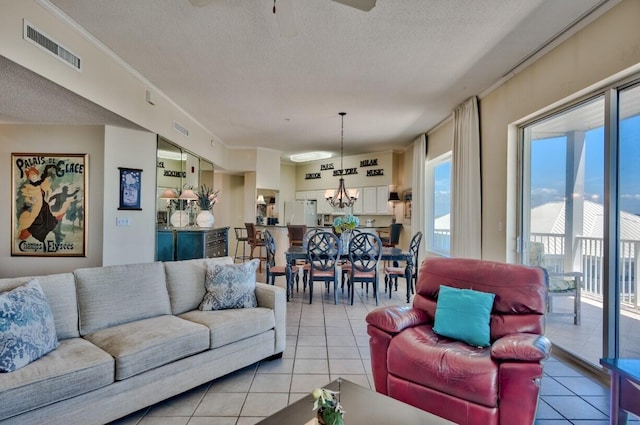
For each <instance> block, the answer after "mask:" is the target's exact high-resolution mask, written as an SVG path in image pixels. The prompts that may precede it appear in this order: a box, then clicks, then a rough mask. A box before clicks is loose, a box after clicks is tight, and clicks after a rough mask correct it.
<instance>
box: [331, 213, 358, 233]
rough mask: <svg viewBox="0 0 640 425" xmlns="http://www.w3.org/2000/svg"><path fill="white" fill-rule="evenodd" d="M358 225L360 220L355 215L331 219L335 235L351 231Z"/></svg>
mask: <svg viewBox="0 0 640 425" xmlns="http://www.w3.org/2000/svg"><path fill="white" fill-rule="evenodd" d="M359 225H360V220H359V219H358V217H356V216H355V215H352V214H349V215H347V216H344V217H340V216H338V217H336V218H334V219H333V228H334V229H335V231H336V233H342V232H345V231H349V230H353V229H355V228H356V227H358V226H359Z"/></svg>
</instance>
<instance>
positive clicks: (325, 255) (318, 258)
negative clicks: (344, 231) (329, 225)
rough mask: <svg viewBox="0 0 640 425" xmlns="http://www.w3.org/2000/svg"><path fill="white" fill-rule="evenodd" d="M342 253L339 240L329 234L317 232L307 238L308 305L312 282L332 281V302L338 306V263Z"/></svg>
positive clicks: (311, 300) (310, 299)
mask: <svg viewBox="0 0 640 425" xmlns="http://www.w3.org/2000/svg"><path fill="white" fill-rule="evenodd" d="M341 252H342V243H341V242H340V238H339V237H337V236H336V235H334V234H333V233H331V232H317V233H315V234H313V235H312V236H311V237H310V238H309V243H308V246H307V260H308V261H309V304H311V303H312V302H313V282H314V281H322V282H324V283H325V286H326V288H327V292H328V291H329V282H332V281H333V297H334V302H335V303H336V304H338V291H337V289H338V262H339V260H340V254H341Z"/></svg>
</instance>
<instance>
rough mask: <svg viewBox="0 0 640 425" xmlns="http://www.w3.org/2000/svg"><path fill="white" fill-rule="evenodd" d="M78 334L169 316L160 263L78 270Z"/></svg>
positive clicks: (166, 293) (169, 311)
mask: <svg viewBox="0 0 640 425" xmlns="http://www.w3.org/2000/svg"><path fill="white" fill-rule="evenodd" d="M74 273H75V275H76V286H77V290H78V307H79V311H80V335H83V336H84V335H87V334H90V333H93V332H96V331H98V330H100V329H105V328H109V327H112V326H116V325H120V324H123V323H128V322H133V321H134V320H140V319H147V318H149V317H154V316H161V315H164V314H171V307H170V305H169V294H168V292H167V286H166V283H165V277H164V266H163V265H162V263H145V264H129V265H119V266H107V267H94V268H90V269H78V270H76V271H75V272H74Z"/></svg>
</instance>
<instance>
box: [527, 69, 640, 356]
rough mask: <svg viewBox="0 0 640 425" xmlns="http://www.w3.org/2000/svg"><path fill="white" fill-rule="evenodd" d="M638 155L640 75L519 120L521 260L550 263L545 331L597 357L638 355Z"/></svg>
mask: <svg viewBox="0 0 640 425" xmlns="http://www.w3.org/2000/svg"><path fill="white" fill-rule="evenodd" d="M605 164H608V165H606V166H605ZM639 164H640V84H639V83H638V82H637V81H636V82H635V84H628V85H626V86H619V87H611V88H609V89H607V90H604V91H603V92H602V94H601V95H597V96H594V97H592V98H590V99H588V100H586V101H584V102H582V103H579V104H577V105H573V106H571V107H570V108H567V109H565V110H563V111H559V112H557V113H555V114H552V115H549V116H545V117H542V118H541V119H540V120H538V121H535V122H532V123H530V124H527V125H526V126H523V127H522V128H521V150H520V165H521V172H520V176H521V179H520V188H521V190H520V195H521V196H520V199H521V203H520V214H519V228H520V234H519V245H518V246H519V258H520V262H521V263H523V264H529V265H534V266H541V267H544V268H546V269H547V271H548V272H549V311H548V313H549V314H548V316H547V328H546V334H547V336H548V337H549V338H550V339H551V340H552V342H553V343H554V345H555V346H556V347H559V348H561V349H562V350H564V351H566V352H568V353H569V354H570V355H573V356H575V357H576V358H578V359H581V360H583V361H585V362H586V363H588V364H592V365H598V363H599V359H600V358H601V357H603V356H608V357H613V356H618V357H638V356H640V300H639V297H638V284H637V282H636V276H639V273H640V269H639V267H640V262H638V261H636V257H637V256H638V255H640V165H639Z"/></svg>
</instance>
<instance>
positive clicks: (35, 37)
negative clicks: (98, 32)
mask: <svg viewBox="0 0 640 425" xmlns="http://www.w3.org/2000/svg"><path fill="white" fill-rule="evenodd" d="M22 38H23V39H24V40H26V41H28V42H30V43H32V44H34V45H35V46H38V47H40V48H42V49H44V50H46V51H47V52H49V53H50V54H52V55H53V56H55V57H57V58H58V59H60V60H62V61H63V62H64V63H66V64H67V65H69V66H71V67H73V69H75V70H77V71H81V70H82V62H81V59H80V57H78V56H77V55H75V54H73V53H71V52H70V51H69V50H68V49H66V48H64V47H63V46H62V45H60V43H58V42H56V41H54V40H53V39H52V38H51V37H49V36H47V35H46V34H45V33H43V32H42V31H40V30H38V29H36V27H34V26H33V25H31V24H30V23H29V22H27V21H26V20H25V21H24V25H23V32H22Z"/></svg>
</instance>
